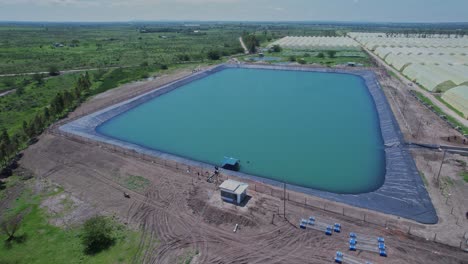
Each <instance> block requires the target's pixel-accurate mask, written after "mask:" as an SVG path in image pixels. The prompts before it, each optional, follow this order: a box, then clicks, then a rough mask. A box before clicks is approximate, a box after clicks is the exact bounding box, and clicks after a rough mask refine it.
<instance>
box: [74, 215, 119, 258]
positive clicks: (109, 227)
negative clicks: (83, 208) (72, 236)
mask: <svg viewBox="0 0 468 264" xmlns="http://www.w3.org/2000/svg"><path fill="white" fill-rule="evenodd" d="M82 242H83V245H84V246H85V252H86V253H87V254H96V253H98V252H100V251H102V250H104V249H107V248H109V247H110V246H112V245H113V244H114V242H115V235H114V223H113V221H112V220H111V219H109V218H107V217H104V216H94V217H92V218H90V219H88V220H87V221H86V222H85V223H84V227H83V235H82Z"/></svg>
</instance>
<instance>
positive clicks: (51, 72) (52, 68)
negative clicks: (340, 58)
mask: <svg viewBox="0 0 468 264" xmlns="http://www.w3.org/2000/svg"><path fill="white" fill-rule="evenodd" d="M49 75H50V76H57V75H60V71H59V69H58V68H57V66H50V67H49Z"/></svg>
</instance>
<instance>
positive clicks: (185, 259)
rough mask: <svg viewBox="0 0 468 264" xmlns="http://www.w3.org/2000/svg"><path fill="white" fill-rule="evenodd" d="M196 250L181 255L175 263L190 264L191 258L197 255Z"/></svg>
mask: <svg viewBox="0 0 468 264" xmlns="http://www.w3.org/2000/svg"><path fill="white" fill-rule="evenodd" d="M198 253H199V252H198V250H190V251H188V252H186V253H185V254H183V255H182V256H179V257H178V258H177V263H178V264H190V263H192V260H193V258H194V257H195V256H196V255H198Z"/></svg>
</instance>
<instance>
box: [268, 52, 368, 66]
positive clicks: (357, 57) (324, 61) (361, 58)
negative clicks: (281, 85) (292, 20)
mask: <svg viewBox="0 0 468 264" xmlns="http://www.w3.org/2000/svg"><path fill="white" fill-rule="evenodd" d="M320 53H323V55H324V56H323V57H320V56H318V55H319V54H320ZM265 56H266V57H278V58H280V60H279V61H283V62H290V61H291V58H294V59H295V60H296V61H299V60H303V61H304V62H305V63H306V64H321V65H325V66H335V65H342V64H347V63H348V62H354V63H357V64H363V65H364V66H370V65H371V63H372V62H371V60H370V58H369V56H368V55H367V54H366V53H365V52H363V51H359V50H340V51H336V55H335V57H333V58H331V57H329V56H328V54H327V51H325V50H304V51H301V50H293V49H283V50H282V51H281V52H272V53H266V54H265Z"/></svg>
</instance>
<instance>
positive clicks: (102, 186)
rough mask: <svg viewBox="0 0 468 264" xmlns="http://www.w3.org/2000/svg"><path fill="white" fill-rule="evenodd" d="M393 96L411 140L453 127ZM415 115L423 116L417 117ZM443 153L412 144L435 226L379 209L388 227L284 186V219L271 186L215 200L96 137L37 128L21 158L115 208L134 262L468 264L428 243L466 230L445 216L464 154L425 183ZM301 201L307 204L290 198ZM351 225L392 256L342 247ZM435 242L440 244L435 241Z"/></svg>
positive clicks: (127, 91) (458, 197)
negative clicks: (134, 232)
mask: <svg viewBox="0 0 468 264" xmlns="http://www.w3.org/2000/svg"><path fill="white" fill-rule="evenodd" d="M179 74H180V75H179ZM184 74H190V73H189V72H187V71H185V72H177V73H176V75H174V76H184ZM174 76H167V78H166V79H165V80H166V81H167V82H168V81H170V80H171V79H173V78H177V77H174ZM161 83H164V81H163V80H162V78H160V79H159V80H158V79H156V80H155V81H154V82H153V83H151V84H149V83H144V84H140V85H138V84H132V85H127V86H124V87H122V88H118V89H114V90H111V91H108V92H106V93H104V94H102V95H100V96H97V97H96V98H94V99H92V100H90V101H89V102H86V103H85V104H84V105H82V106H81V107H80V108H79V109H78V110H77V111H76V112H75V113H73V114H72V115H70V117H71V118H73V117H76V116H79V115H82V114H85V113H87V112H89V111H94V110H96V109H99V108H100V107H102V106H106V105H107V104H111V103H114V102H115V101H118V100H123V99H126V98H129V97H131V96H134V95H135V94H139V93H141V92H142V91H147V90H150V89H153V88H154V87H155V86H156V85H161ZM384 89H385V92H386V93H387V95H388V93H389V92H390V93H392V91H393V90H395V89H393V88H391V87H387V88H384ZM399 94H400V92H399V90H398V89H396V93H395V94H393V95H394V96H395V100H394V101H393V102H392V100H391V99H389V101H390V102H391V104H392V108H393V110H394V111H398V109H396V108H397V107H401V105H400V104H398V102H405V101H406V102H407V103H406V104H407V106H406V109H405V110H404V111H402V113H405V114H404V115H403V114H402V116H404V118H405V119H406V121H403V120H402V116H398V114H396V116H397V119H398V121H399V123H400V126H401V127H402V130H403V132H405V137H410V138H411V137H412V133H411V132H410V133H409V134H408V131H410V130H411V129H414V130H415V127H419V129H418V131H419V133H417V134H416V136H415V138H414V139H417V140H418V142H419V141H420V142H425V143H427V142H432V141H431V140H433V139H435V140H436V139H437V138H442V137H443V136H444V135H446V134H447V133H452V131H450V130H449V129H448V128H446V126H444V123H443V122H442V121H440V120H439V119H438V117H434V116H432V115H433V114H432V113H431V112H430V111H429V110H427V109H425V108H423V107H422V106H421V108H419V106H418V105H414V104H418V102H417V101H416V102H413V101H411V100H413V99H412V98H407V97H405V96H404V95H403V96H399ZM402 100H403V101H402ZM406 104H405V105H406ZM421 119H422V120H426V119H427V121H428V122H419V120H421ZM439 121H440V123H439ZM404 122H407V123H408V126H407V127H406V125H404V124H402V123H404ZM416 124H417V125H416ZM404 127H406V128H404ZM408 127H409V128H408ZM455 132H456V131H455ZM455 132H453V133H455ZM413 133H414V132H413ZM457 133H458V132H457ZM433 134H436V136H435V137H434V136H432V135H433ZM407 140H409V139H408V138H407ZM412 141H414V140H412ZM440 154H441V153H438V152H435V153H434V151H432V150H424V149H414V151H413V155H414V156H415V159H416V162H417V165H418V168H419V169H420V170H421V171H422V172H423V173H424V175H426V177H428V181H429V184H428V186H429V188H428V189H429V192H430V195H431V198H432V200H433V201H434V204H435V206H436V208H437V211H438V213H439V217H440V219H441V221H440V224H437V225H432V226H424V225H418V224H416V223H412V222H411V221H407V220H403V219H397V218H396V217H393V216H386V215H381V214H378V215H379V216H380V217H382V218H383V219H384V222H385V224H384V225H376V224H371V223H369V222H368V221H366V218H365V216H364V219H362V220H358V219H357V218H358V217H351V216H344V215H345V213H344V212H345V211H344V210H346V211H350V212H367V211H366V210H363V209H357V208H352V207H347V206H344V205H341V206H343V208H344V209H343V214H341V213H340V210H337V211H338V212H337V213H333V212H331V211H330V209H329V210H322V209H318V207H317V206H310V203H311V202H310V200H315V201H317V202H318V203H322V205H323V206H324V207H325V206H327V207H328V206H330V207H332V206H334V205H333V204H332V203H325V202H323V201H322V200H320V199H318V198H317V199H316V198H314V197H310V196H306V195H302V194H295V193H292V192H290V191H288V197H289V195H291V196H293V195H294V196H296V197H298V199H296V200H295V201H296V202H295V201H293V200H292V199H291V200H288V201H287V202H286V204H287V209H286V219H285V218H284V216H283V215H282V211H283V201H282V200H281V199H279V198H277V197H281V196H277V195H274V191H276V192H279V193H280V194H281V190H273V191H271V192H270V193H268V192H267V193H265V192H260V191H259V192H257V191H255V190H257V186H256V185H255V188H250V189H249V195H250V196H251V198H250V200H249V202H248V203H247V205H246V206H245V207H236V206H233V205H230V204H226V203H223V202H220V199H219V190H218V189H217V185H216V184H213V183H208V182H207V181H206V177H204V176H199V175H197V174H196V172H195V171H190V172H187V171H185V170H176V169H173V168H170V167H168V166H164V165H159V164H156V163H152V162H149V161H145V160H142V159H139V158H135V157H133V156H130V155H125V154H122V153H121V152H116V151H114V150H112V149H106V148H103V147H102V146H99V145H98V144H85V143H82V142H77V141H74V140H70V139H68V138H64V137H61V136H58V135H56V134H53V133H46V134H44V135H43V136H41V137H40V140H39V142H37V143H36V144H34V145H32V146H30V147H29V148H28V149H27V150H26V151H25V153H24V157H23V159H22V160H21V162H20V164H21V166H22V167H23V168H27V169H29V170H31V171H32V172H33V173H34V174H35V175H36V176H37V177H39V178H45V179H49V180H51V181H53V182H54V183H57V184H59V185H60V186H63V187H64V189H65V190H66V191H67V192H68V193H71V194H72V195H73V196H74V197H76V198H77V199H79V200H80V201H83V202H85V203H87V204H88V205H90V206H92V207H94V208H96V209H98V211H99V210H103V211H106V212H111V213H115V214H116V215H117V216H118V217H119V218H120V220H121V221H122V222H124V223H128V225H129V226H131V227H134V228H139V229H141V230H142V231H143V234H144V236H143V237H142V239H141V242H140V250H139V252H138V254H137V255H136V256H135V257H134V262H135V263H141V262H143V263H178V262H180V259H181V256H186V255H187V254H192V255H193V256H194V257H193V259H192V263H331V262H332V261H333V257H334V255H335V253H336V251H342V252H344V253H345V254H349V255H352V256H355V257H357V258H360V259H362V260H368V261H372V262H373V263H468V255H467V253H466V252H463V251H462V250H460V249H459V248H456V247H450V246H446V245H443V244H441V243H437V242H433V241H431V240H434V238H432V236H433V234H434V232H436V231H437V237H439V236H441V237H442V238H444V237H443V236H444V234H446V233H447V234H446V236H448V239H450V238H452V237H453V239H454V240H457V239H458V241H459V242H461V241H462V238H463V235H464V234H463V230H465V231H466V230H468V228H466V222H467V220H466V219H464V218H461V217H458V220H455V218H454V217H452V216H453V214H456V215H457V216H460V214H461V213H462V211H463V210H466V204H467V203H466V198H465V197H467V195H466V189H467V188H466V183H464V182H462V181H461V178H460V177H459V176H458V175H457V173H458V172H459V171H460V170H462V162H459V161H457V160H465V161H466V157H464V158H462V157H461V156H458V155H457V156H454V155H452V154H447V156H446V162H444V166H443V168H442V173H441V175H443V179H445V177H449V178H451V179H452V180H453V184H452V185H450V184H445V183H444V184H439V183H437V184H435V183H431V181H432V182H433V179H431V177H430V175H431V172H434V171H435V170H437V169H438V167H437V164H439V165H440V163H438V161H440V159H441V157H439V156H440ZM436 155H439V156H437V157H436ZM130 175H133V176H135V175H136V176H143V177H144V178H146V179H148V180H149V182H147V183H146V185H145V186H144V188H137V189H135V188H132V186H130V185H129V183H128V181H125V180H122V179H126V178H128V177H130ZM457 177H458V178H457ZM442 182H445V180H444V181H442ZM252 185H253V184H252V183H251V186H252ZM440 186H444V187H440ZM442 190H443V191H442ZM123 192H127V193H129V194H130V197H131V198H130V199H127V198H124V196H123ZM444 193H450V194H451V195H450V196H449V197H450V198H449V199H446V198H444V197H445V196H444ZM301 199H304V200H305V202H304V203H300V202H297V200H301ZM449 200H450V202H449ZM444 204H453V207H454V208H456V209H454V210H453V211H452V209H451V207H450V208H449V207H447V205H444ZM319 207H320V206H319ZM451 211H452V212H451ZM351 214H352V213H349V214H347V215H351ZM312 215H313V216H316V217H317V219H319V220H321V221H325V222H327V223H330V224H332V223H334V222H339V223H341V225H342V227H343V229H342V233H339V234H338V233H335V234H333V235H332V236H331V237H328V236H325V235H324V233H323V232H318V231H314V230H302V229H299V228H298V226H297V224H298V222H299V220H300V219H301V218H307V217H308V216H312ZM357 215H359V214H358V213H357ZM387 221H389V223H390V222H391V223H393V224H392V225H393V226H398V225H400V224H401V225H403V224H410V225H412V226H413V229H410V230H408V232H405V231H401V229H398V228H391V227H390V225H388V227H387V228H386V227H385V226H387ZM235 224H239V230H238V231H237V232H236V233H234V232H233V229H234V226H235ZM349 232H356V233H359V234H368V235H375V236H377V235H379V236H384V237H385V241H386V245H387V248H388V250H387V252H388V255H389V256H388V257H387V258H382V257H379V256H377V254H375V253H369V252H364V251H362V252H350V251H348V250H347V247H348V243H347V240H348V238H347V234H348V233H349ZM408 233H411V234H414V235H409V234H408ZM421 237H426V238H427V239H424V238H421ZM444 239H445V238H444ZM435 240H436V241H439V239H438V238H437V239H435ZM455 242H456V243H458V242H457V241H455ZM456 243H455V244H456Z"/></svg>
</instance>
